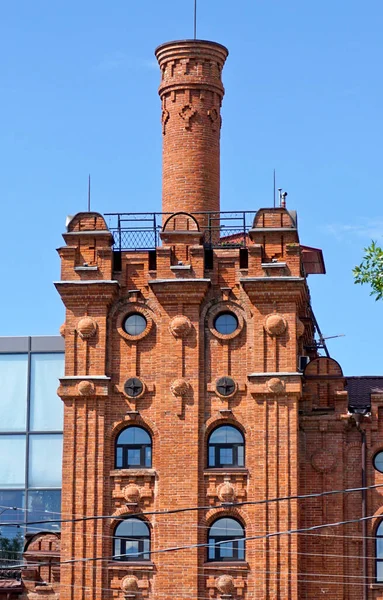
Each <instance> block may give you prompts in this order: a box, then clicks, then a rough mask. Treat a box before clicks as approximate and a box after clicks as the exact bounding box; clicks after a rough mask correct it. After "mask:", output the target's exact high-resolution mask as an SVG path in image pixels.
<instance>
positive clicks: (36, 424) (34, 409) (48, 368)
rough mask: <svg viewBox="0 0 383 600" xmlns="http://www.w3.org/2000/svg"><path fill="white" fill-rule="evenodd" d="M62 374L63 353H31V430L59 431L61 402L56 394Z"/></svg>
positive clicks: (60, 428)
mask: <svg viewBox="0 0 383 600" xmlns="http://www.w3.org/2000/svg"><path fill="white" fill-rule="evenodd" d="M63 374H64V355H63V354H32V359H31V405H30V410H31V415H30V428H31V430H32V431H54V430H58V431H61V430H62V428H63V402H62V400H61V398H59V397H58V395H57V388H58V386H59V377H62V375H63Z"/></svg>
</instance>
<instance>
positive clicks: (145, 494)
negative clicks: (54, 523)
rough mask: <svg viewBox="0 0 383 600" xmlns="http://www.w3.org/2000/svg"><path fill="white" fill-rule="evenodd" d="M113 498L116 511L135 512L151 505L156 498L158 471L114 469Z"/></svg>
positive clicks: (112, 473) (112, 474)
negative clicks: (139, 508)
mask: <svg viewBox="0 0 383 600" xmlns="http://www.w3.org/2000/svg"><path fill="white" fill-rule="evenodd" d="M110 475H111V478H112V498H113V501H114V507H115V511H118V510H120V511H122V512H123V513H125V512H129V511H130V510H132V511H133V512H134V511H136V510H137V506H138V507H142V508H145V507H147V506H150V505H151V504H152V502H153V499H154V487H155V481H156V471H155V470H154V469H114V470H113V471H111V473H110Z"/></svg>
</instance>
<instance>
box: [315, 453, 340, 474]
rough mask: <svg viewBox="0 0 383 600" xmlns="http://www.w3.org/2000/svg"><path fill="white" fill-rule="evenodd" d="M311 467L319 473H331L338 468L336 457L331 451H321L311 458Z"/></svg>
mask: <svg viewBox="0 0 383 600" xmlns="http://www.w3.org/2000/svg"><path fill="white" fill-rule="evenodd" d="M310 460H311V465H312V467H313V469H315V471H318V472H319V473H329V472H330V471H333V470H334V469H335V466H336V458H335V455H334V454H333V453H332V452H330V451H329V450H324V449H320V450H317V451H316V452H314V454H312V456H311V459H310Z"/></svg>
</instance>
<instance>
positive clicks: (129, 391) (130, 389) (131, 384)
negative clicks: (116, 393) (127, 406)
mask: <svg viewBox="0 0 383 600" xmlns="http://www.w3.org/2000/svg"><path fill="white" fill-rule="evenodd" d="M143 390H144V384H143V383H142V381H141V379H138V377H130V378H129V379H127V380H126V381H125V385H124V391H125V394H126V395H127V396H129V397H130V398H137V396H140V395H141V394H142V392H143Z"/></svg>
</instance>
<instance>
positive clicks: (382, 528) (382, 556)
mask: <svg viewBox="0 0 383 600" xmlns="http://www.w3.org/2000/svg"><path fill="white" fill-rule="evenodd" d="M375 560H376V581H377V582H379V583H381V582H383V521H380V523H379V525H378V527H377V529H376V533H375Z"/></svg>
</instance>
